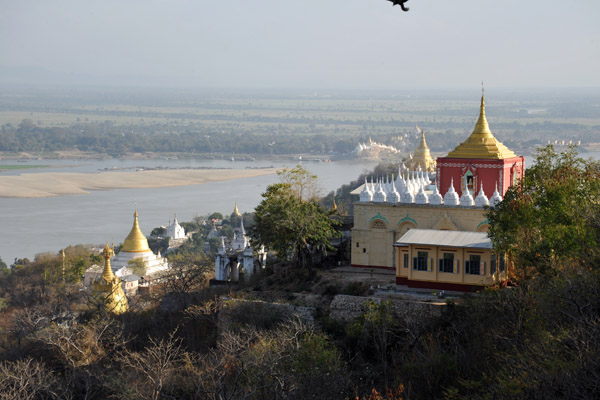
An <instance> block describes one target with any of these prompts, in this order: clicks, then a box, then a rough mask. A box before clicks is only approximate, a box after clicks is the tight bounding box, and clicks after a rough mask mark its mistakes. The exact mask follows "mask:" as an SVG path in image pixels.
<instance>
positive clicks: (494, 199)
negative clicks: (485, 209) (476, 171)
mask: <svg viewBox="0 0 600 400" xmlns="http://www.w3.org/2000/svg"><path fill="white" fill-rule="evenodd" d="M501 201H502V196H500V193H499V192H498V182H496V190H494V194H493V195H492V198H491V199H490V207H495V206H496V205H497V204H498V203H500V202H501Z"/></svg>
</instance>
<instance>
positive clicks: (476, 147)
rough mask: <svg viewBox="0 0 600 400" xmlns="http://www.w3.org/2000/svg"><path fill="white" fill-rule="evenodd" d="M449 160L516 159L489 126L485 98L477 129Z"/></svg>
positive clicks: (482, 97)
mask: <svg viewBox="0 0 600 400" xmlns="http://www.w3.org/2000/svg"><path fill="white" fill-rule="evenodd" d="M446 157H447V158H479V159H492V160H502V159H505V158H511V157H516V155H515V153H513V152H512V151H511V150H510V149H509V148H508V147H506V146H505V145H503V144H502V143H501V142H499V141H498V140H497V139H496V138H495V137H494V135H493V134H492V131H491V130H490V127H489V125H488V122H487V119H486V118H485V98H484V96H483V95H482V96H481V106H480V108H479V118H478V119H477V123H476V124H475V129H473V133H471V136H469V137H468V138H467V140H465V141H464V142H462V143H461V144H459V145H458V146H457V147H456V148H455V149H454V150H452V151H451V152H450V153H448V155H447V156H446Z"/></svg>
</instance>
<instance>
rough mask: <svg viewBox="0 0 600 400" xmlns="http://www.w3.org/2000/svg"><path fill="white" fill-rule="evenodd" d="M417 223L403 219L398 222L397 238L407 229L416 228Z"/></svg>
mask: <svg viewBox="0 0 600 400" xmlns="http://www.w3.org/2000/svg"><path fill="white" fill-rule="evenodd" d="M416 228H417V224H416V222H413V221H404V222H402V223H400V224H398V238H400V237H402V235H404V234H405V233H406V232H408V230H409V229H416Z"/></svg>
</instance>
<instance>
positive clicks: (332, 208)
mask: <svg viewBox="0 0 600 400" xmlns="http://www.w3.org/2000/svg"><path fill="white" fill-rule="evenodd" d="M331 211H337V204H336V203H335V197H334V198H333V203H332V204H331Z"/></svg>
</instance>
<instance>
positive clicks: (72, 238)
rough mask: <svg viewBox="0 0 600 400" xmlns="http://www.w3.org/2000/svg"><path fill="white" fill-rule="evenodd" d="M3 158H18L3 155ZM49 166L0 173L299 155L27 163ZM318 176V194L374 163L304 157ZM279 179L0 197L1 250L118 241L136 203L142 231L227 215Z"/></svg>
mask: <svg viewBox="0 0 600 400" xmlns="http://www.w3.org/2000/svg"><path fill="white" fill-rule="evenodd" d="M1 164H16V163H15V161H14V160H13V161H7V160H0V165H1ZM27 164H37V165H40V164H41V165H50V166H52V168H43V169H31V170H19V171H5V172H2V173H1V174H2V175H16V174H26V173H45V172H86V173H95V172H99V170H102V169H105V168H108V169H111V168H116V169H126V168H133V167H144V168H152V167H158V166H166V167H170V168H176V167H190V168H196V167H210V168H235V169H243V168H246V167H250V168H258V167H269V166H274V167H276V168H283V167H293V166H295V165H296V164H297V163H296V162H292V161H290V162H288V163H284V162H273V161H247V162H238V161H236V162H231V161H227V160H220V159H218V160H194V159H185V160H173V159H170V160H163V159H160V160H117V159H109V160H92V161H89V160H85V161H81V160H67V161H65V160H60V161H59V160H39V161H28V162H27V163H24V165H27ZM302 165H303V166H304V167H305V168H307V169H308V170H309V171H311V172H312V173H314V174H315V175H317V176H318V178H319V185H320V186H321V187H322V189H323V194H326V193H328V192H330V191H332V190H335V189H337V188H338V187H340V186H341V185H343V184H346V183H348V182H350V181H352V180H354V179H356V178H357V177H358V176H359V175H360V174H361V173H362V172H363V171H365V170H371V169H373V167H374V166H375V165H376V163H374V162H364V161H361V162H328V163H324V162H321V163H317V162H304V163H303V164H302ZM276 181H277V176H276V175H267V176H260V177H255V178H245V179H235V180H229V181H223V182H212V183H205V184H201V185H192V186H179V187H170V188H154V189H119V190H110V191H93V192H91V193H90V194H86V195H72V196H59V197H46V198H33V199H29V198H27V199H12V198H10V199H8V198H0V257H1V258H2V259H3V260H4V261H5V262H6V263H7V264H11V263H12V262H13V260H14V259H15V258H23V257H28V258H32V257H33V256H34V255H35V254H37V253H41V252H47V251H50V252H55V251H58V250H59V249H61V248H64V247H66V246H68V245H73V244H79V243H83V244H89V243H91V244H102V243H106V241H109V242H113V241H114V242H115V243H120V242H122V241H123V240H124V239H125V236H127V234H128V233H129V230H130V229H131V224H132V221H133V211H134V203H135V204H136V207H137V210H138V213H139V221H140V227H141V229H142V231H143V232H144V233H145V234H148V233H149V232H150V231H151V230H152V229H153V228H155V227H157V226H161V225H166V224H167V223H168V222H169V221H170V220H172V219H173V214H174V213H177V219H178V220H179V221H180V222H181V221H190V220H192V219H193V218H194V217H196V216H200V215H206V214H209V213H211V212H221V213H223V214H230V213H231V212H232V211H233V207H234V203H235V202H236V201H237V203H238V208H239V209H240V211H241V212H250V211H252V210H253V209H254V207H255V206H256V205H258V203H259V202H260V200H261V194H262V193H263V192H264V191H265V189H266V187H267V186H268V185H269V184H271V183H273V182H276Z"/></svg>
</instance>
